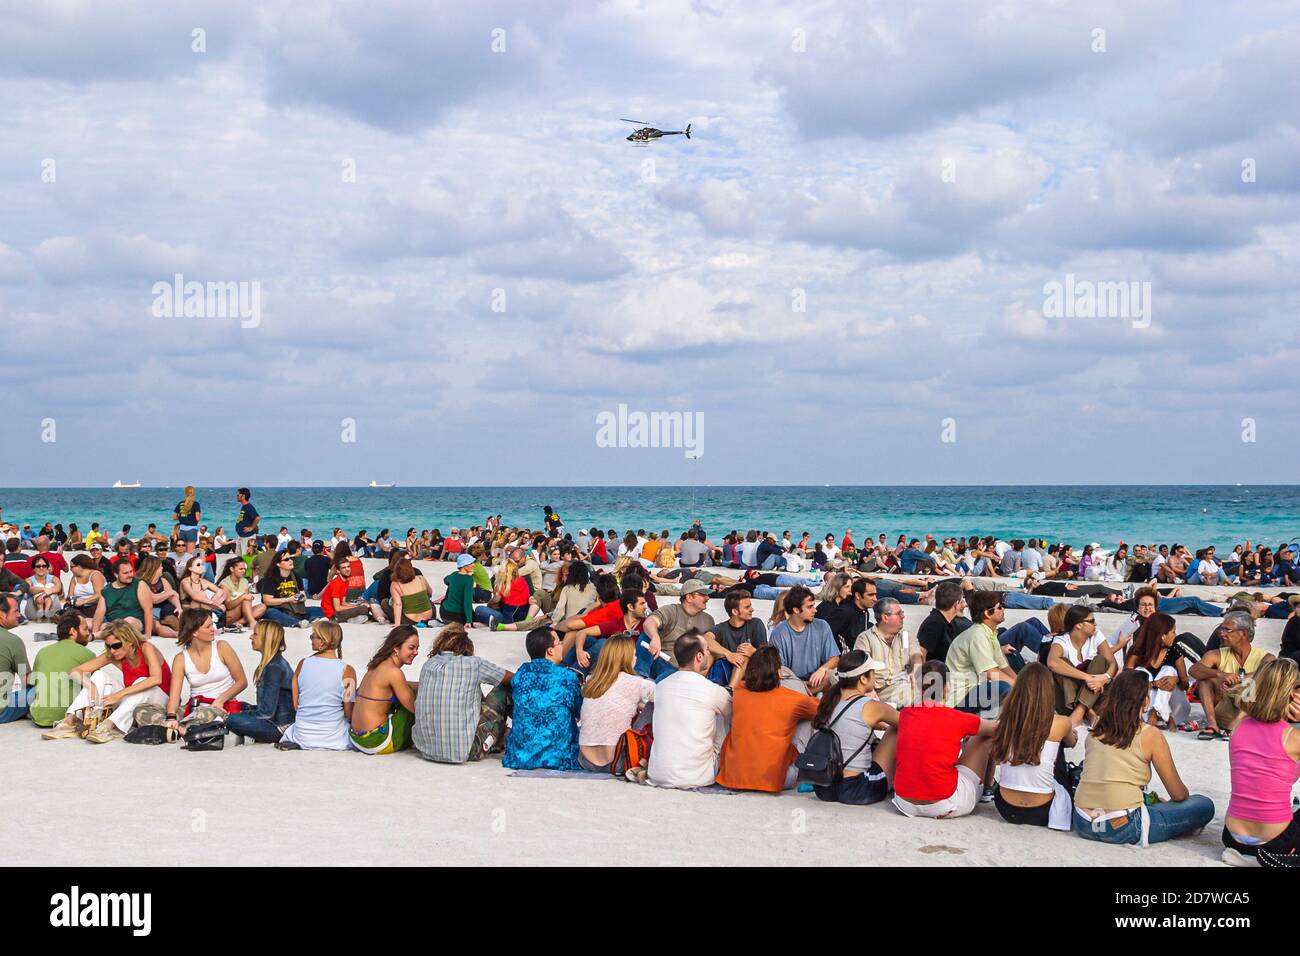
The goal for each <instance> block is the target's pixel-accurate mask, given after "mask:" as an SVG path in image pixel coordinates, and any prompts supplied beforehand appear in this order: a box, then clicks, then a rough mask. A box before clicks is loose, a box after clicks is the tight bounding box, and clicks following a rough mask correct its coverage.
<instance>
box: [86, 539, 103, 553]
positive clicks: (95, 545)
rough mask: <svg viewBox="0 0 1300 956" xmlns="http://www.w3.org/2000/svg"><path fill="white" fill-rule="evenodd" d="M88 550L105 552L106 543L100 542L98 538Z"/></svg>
mask: <svg viewBox="0 0 1300 956" xmlns="http://www.w3.org/2000/svg"><path fill="white" fill-rule="evenodd" d="M88 550H90V551H103V550H104V542H102V541H100V540H99V539H98V538H96V539H95V540H94V541H93V542H91V545H90V548H89V549H88Z"/></svg>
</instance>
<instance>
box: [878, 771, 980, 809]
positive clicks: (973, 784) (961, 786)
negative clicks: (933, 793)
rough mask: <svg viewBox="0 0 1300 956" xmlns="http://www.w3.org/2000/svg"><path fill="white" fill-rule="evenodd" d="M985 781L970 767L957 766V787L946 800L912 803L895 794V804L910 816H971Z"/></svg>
mask: <svg viewBox="0 0 1300 956" xmlns="http://www.w3.org/2000/svg"><path fill="white" fill-rule="evenodd" d="M982 785H983V781H982V780H981V779H980V776H979V774H977V773H976V772H975V771H974V770H972V769H971V768H970V767H963V766H961V765H958V767H957V789H956V790H954V791H953V792H952V796H950V797H949V798H948V799H946V800H939V801H937V802H935V803H911V802H910V801H907V800H904V799H903V798H902V797H900V796H898V794H894V806H896V807H897V808H898V812H899V813H902V814H904V815H905V816H909V817H929V818H931V819H934V820H944V819H947V818H948V817H965V816H969V815H970V814H971V813H972V812H973V811H974V810H975V805H976V804H977V803H979V799H980V790H981V788H982Z"/></svg>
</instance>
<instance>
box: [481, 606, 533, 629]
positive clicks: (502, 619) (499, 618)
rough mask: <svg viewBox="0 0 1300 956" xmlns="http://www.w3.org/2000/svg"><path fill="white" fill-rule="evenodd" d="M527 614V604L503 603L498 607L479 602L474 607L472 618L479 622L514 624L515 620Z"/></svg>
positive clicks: (520, 619) (521, 618)
mask: <svg viewBox="0 0 1300 956" xmlns="http://www.w3.org/2000/svg"><path fill="white" fill-rule="evenodd" d="M527 616H528V605H527V604H520V605H518V606H517V607H516V606H513V605H510V604H503V605H501V606H500V607H499V608H497V607H488V606H487V605H486V604H479V605H476V606H475V608H474V620H476V621H478V622H479V623H480V624H490V625H495V624H514V623H515V622H516V621H522V620H523V619H524V618H526V617H527Z"/></svg>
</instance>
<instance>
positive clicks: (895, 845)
mask: <svg viewBox="0 0 1300 956" xmlns="http://www.w3.org/2000/svg"><path fill="white" fill-rule="evenodd" d="M367 564H368V565H369V566H370V567H371V569H373V568H374V567H377V564H376V563H373V562H367ZM419 564H420V566H421V569H422V571H423V573H424V574H425V575H426V576H428V577H430V579H431V580H432V581H434V582H435V595H440V594H441V593H442V584H441V582H442V578H443V576H444V575H445V574H446V573H447V571H448V570H449V569H450V565H439V564H434V563H433V562H419ZM1206 590H1208V589H1206ZM1185 593H1193V590H1189V591H1187V592H1185ZM1202 593H1204V592H1202ZM675 600H676V599H675V598H665V597H663V596H660V598H659V601H660V603H661V604H666V603H671V602H673V601H675ZM709 610H710V613H712V614H713V616H714V618H715V619H721V618H722V617H723V616H724V614H723V610H722V602H721V601H720V600H715V601H712V602H711V604H710V608H709ZM770 610H771V602H768V601H756V602H755V613H756V616H762V617H763V618H764V619H766V617H767V616H768V614H769V613H770ZM927 613H929V608H928V607H924V606H909V607H906V617H907V628H908V630H909V631H911V632H913V633H915V631H916V628H917V626H918V625H919V624H920V622H921V621H922V620H923V619H924V617H925V615H926V614H927ZM1043 615H1045V612H1035V611H1008V612H1007V623H1008V624H1012V623H1015V622H1017V621H1020V620H1024V619H1025V618H1027V617H1031V616H1043ZM1112 620H1113V622H1114V624H1110V627H1113V626H1115V624H1118V623H1119V622H1120V621H1121V620H1123V616H1122V615H1118V614H1114V615H1110V614H1107V615H1104V616H1103V629H1105V630H1107V631H1108V630H1109V627H1107V626H1106V625H1107V624H1109V622H1110V621H1112ZM1178 622H1179V629H1180V630H1189V631H1192V632H1194V633H1196V634H1198V635H1200V636H1201V637H1203V638H1204V637H1208V635H1209V633H1210V631H1211V630H1213V628H1214V626H1215V624H1216V623H1217V619H1215V618H1201V617H1189V616H1184V617H1179V618H1178ZM1282 623H1283V622H1281V621H1272V620H1269V621H1260V622H1259V634H1258V637H1257V641H1258V642H1259V643H1260V644H1261V646H1263V647H1265V648H1267V649H1268V650H1270V651H1276V650H1277V647H1278V642H1279V638H1280V634H1281V629H1282ZM45 630H50V628H49V627H48V626H47V625H25V626H23V627H20V628H18V629H17V631H16V633H17V634H18V635H19V636H20V637H21V638H23V640H24V641H25V642H26V643H27V647H28V653H29V656H31V657H34V656H35V653H36V651H37V650H39V649H40V648H41V647H43V646H45V645H43V644H37V643H34V642H33V641H32V635H33V634H34V633H36V632H39V631H45ZM387 631H388V628H387V627H386V626H381V625H376V624H360V625H352V624H348V625H344V632H345V635H346V636H345V639H344V657H345V658H346V659H347V660H348V661H349V662H350V663H352V664H353V665H354V666H356V667H357V669H358V670H361V669H362V668H363V667H364V665H365V662H366V661H367V660H368V659H369V657H370V654H371V653H372V652H373V650H374V649H375V648H376V647H377V646H378V645H379V644H380V643H381V641H382V639H383V636H384V634H386V633H387ZM286 633H287V635H288V645H289V647H288V652H287V655H286V656H287V657H288V659H289V661H290V662H291V663H293V664H296V663H297V661H298V660H300V659H301V658H302V657H304V656H306V655H307V654H308V653H310V651H309V645H308V635H309V633H310V632H309V631H307V630H305V629H299V630H290V631H288V632H286ZM435 633H436V631H435V630H432V629H430V630H428V631H424V632H422V638H421V655H420V657H419V658H417V660H416V662H415V664H414V665H413V666H412V667H410V668H408V674H409V676H410V678H411V679H412V680H415V679H417V678H418V676H419V668H420V665H422V664H423V662H424V655H425V654H426V653H427V651H428V648H429V646H431V644H432V641H433V638H434V635H435ZM470 635H471V637H472V638H473V640H474V646H475V649H476V651H477V653H479V654H480V655H481V656H483V657H485V658H487V659H489V660H492V661H495V662H496V663H498V664H501V665H502V666H505V667H510V668H513V667H515V666H517V665H518V664H520V663H521V662H522V661H523V659H524V650H523V637H524V635H523V634H519V633H512V632H501V633H491V634H489V633H488V632H487V631H486V630H483V629H481V628H475V629H472V630H471V632H470ZM227 639H228V640H229V641H230V643H231V645H232V646H233V647H234V648H235V650H236V651H238V652H239V655H240V658H241V660H242V661H243V663H244V666H245V669H246V670H247V671H248V673H249V674H251V673H252V669H253V667H254V666H255V665H256V656H255V655H254V653H253V652H252V650H251V648H250V647H249V643H248V636H247V635H246V634H243V635H239V634H236V635H230V636H228V637H227ZM155 644H156V645H157V646H158V648H159V650H161V651H162V652H163V654H164V655H165V656H166V657H167V659H168V660H169V661H170V659H171V658H172V657H173V656H174V655H175V653H176V646H175V643H174V642H173V641H170V640H161V641H155ZM102 646H103V645H102V644H98V643H95V644H92V645H91V648H92V649H93V650H96V651H98V650H101V649H102ZM241 696H242V698H243V699H245V700H249V701H251V700H252V699H253V690H252V688H249V689H248V690H246V691H245V692H244V694H243V695H241ZM1193 713H1194V715H1196V716H1197V717H1198V718H1199V715H1200V708H1199V706H1198V707H1194V709H1193ZM1169 736H1170V743H1171V747H1172V749H1173V754H1174V759H1175V761H1176V763H1177V765H1178V769H1179V772H1180V774H1181V775H1182V777H1183V780H1184V782H1185V783H1186V784H1187V785H1188V786H1189V787H1190V789H1191V790H1192V791H1193V792H1195V793H1204V794H1206V795H1208V796H1209V797H1210V798H1211V799H1213V800H1214V803H1215V808H1216V814H1215V819H1214V821H1213V822H1212V823H1211V824H1210V826H1208V827H1207V828H1206V829H1205V830H1204V831H1202V832H1201V833H1200V834H1199V835H1196V836H1193V837H1186V838H1181V839H1178V840H1174V841H1172V842H1169V843H1163V844H1158V845H1156V846H1153V847H1150V848H1148V849H1146V850H1142V849H1139V848H1134V847H1112V846H1106V845H1102V844H1097V843H1092V842H1090V841H1085V840H1083V839H1080V838H1079V837H1076V836H1074V835H1073V834H1070V833H1059V832H1055V831H1049V830H1046V829H1038V828H1031V827H1014V826H1011V825H1010V824H1007V823H1005V822H1003V821H1002V819H1001V818H1000V817H999V816H998V815H997V811H996V810H994V808H993V806H992V805H991V804H989V805H981V806H980V807H978V808H977V809H976V811H975V813H974V815H972V816H970V817H966V818H963V819H958V820H945V821H927V820H913V819H908V818H905V817H903V816H902V815H900V814H899V813H898V812H897V811H896V810H895V809H894V808H893V807H892V806H891V805H890V804H889V803H888V802H886V803H881V804H877V805H875V806H871V807H849V806H841V805H838V804H826V803H822V802H820V801H818V800H817V799H816V798H815V797H814V796H813V795H812V794H811V793H808V794H800V793H795V792H787V793H785V794H781V795H768V794H748V793H745V794H726V793H721V794H716V793H693V792H678V791H671V790H657V789H654V788H652V787H638V786H635V785H633V784H630V783H625V782H622V781H619V780H615V779H613V778H605V777H597V776H595V775H593V777H592V779H589V780H588V779H583V780H578V779H542V778H529V777H514V776H511V775H510V772H509V771H507V770H504V769H503V768H502V767H501V765H500V761H499V760H496V759H490V760H485V761H483V762H481V763H475V764H465V765H461V766H447V765H443V764H435V763H432V762H430V761H427V760H425V759H423V758H422V757H420V756H419V755H418V753H417V752H416V751H414V750H410V751H406V752H403V753H400V754H395V755H391V756H385V757H366V756H363V755H361V754H358V753H355V752H328V753H327V752H281V751H277V750H276V749H274V748H273V747H271V746H269V745H266V744H251V743H250V744H247V745H245V746H242V747H232V746H230V745H229V741H228V742H227V747H226V749H225V750H224V751H222V752H220V753H188V752H185V751H182V750H180V749H179V748H178V747H175V746H159V747H140V746H132V745H130V744H126V743H123V742H121V741H117V742H114V743H111V744H107V745H94V744H88V743H85V742H83V741H80V740H63V741H43V740H41V739H40V730H39V729H38V728H36V727H35V726H34V725H33V724H32V723H31V722H30V721H19V722H15V723H11V724H4V725H0V773H2V774H3V775H4V778H5V780H7V781H8V785H7V786H6V793H5V811H6V812H5V813H4V815H3V817H2V818H0V845H3V846H4V847H5V848H6V850H5V854H4V855H5V859H6V861H7V862H8V863H11V864H17V865H54V864H57V865H95V866H112V865H116V864H137V865H145V866H149V865H168V866H179V865H190V866H193V865H200V866H236V865H265V864H290V865H293V864H307V865H341V866H342V865H360V866H384V865H392V864H398V865H404V866H409V865H421V864H442V863H447V864H460V865H472V864H480V863H482V864H533V863H539V864H546V863H549V864H574V865H581V864H584V863H599V864H605V865H608V864H610V863H614V864H620V863H629V864H637V865H645V864H651V865H678V864H692V865H708V864H733V865H734V864H756V865H792V864H809V865H820V864H826V863H837V864H875V865H881V864H884V865H896V866H935V865H943V866H954V865H955V866H971V865H978V866H1026V865H1040V866H1171V865H1175V866H1201V865H1207V866H1220V865H1222V864H1221V863H1220V862H1219V854H1220V851H1221V849H1222V844H1221V843H1220V840H1219V833H1220V830H1221V828H1222V822H1223V814H1224V811H1225V809H1226V807H1227V802H1228V792H1229V781H1228V745H1227V743H1226V742H1224V741H1198V740H1196V739H1195V737H1194V735H1190V734H1185V733H1171V734H1170V735H1169ZM1072 756H1076V759H1077V755H1072Z"/></svg>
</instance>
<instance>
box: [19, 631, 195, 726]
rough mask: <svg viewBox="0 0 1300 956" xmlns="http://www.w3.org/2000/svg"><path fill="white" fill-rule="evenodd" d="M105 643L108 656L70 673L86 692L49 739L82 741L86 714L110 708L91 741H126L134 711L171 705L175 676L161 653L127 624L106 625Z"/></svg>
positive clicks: (100, 657)
mask: <svg viewBox="0 0 1300 956" xmlns="http://www.w3.org/2000/svg"><path fill="white" fill-rule="evenodd" d="M103 641H104V653H102V654H100V655H99V656H97V657H95V658H93V659H91V660H89V661H86V663H84V664H82V665H80V666H78V667H75V668H73V670H72V671H71V672H70V673H69V675H68V676H69V677H70V678H72V682H73V683H74V684H80V685H81V692H80V693H79V694H77V696H76V698H75V699H74V700H73V701H72V705H71V706H70V707H69V708H68V712H67V714H66V715H65V716H64V718H63V720H62V721H60V722H59V723H58V724H56V725H55V726H54V727H53V728H52V729H50V730H47V731H46V732H45V733H43V734H41V736H42V737H43V738H44V739H45V740H63V739H65V738H68V737H76V736H78V735H79V734H80V732H81V713H82V711H84V710H85V709H86V708H88V707H92V706H94V705H95V704H99V705H101V706H103V707H107V708H111V710H112V713H111V714H110V715H109V717H108V719H107V720H104V721H102V722H101V723H100V724H99V726H98V727H96V728H95V729H94V730H93V731H91V732H90V735H89V736H88V737H87V738H86V739H87V740H89V741H90V742H91V743H96V744H106V743H109V742H110V741H113V740H117V739H118V738H120V737H124V736H126V734H127V733H128V732H129V731H130V730H131V728H132V727H134V726H135V712H136V709H137V708H138V707H139V706H140V705H141V704H156V705H157V706H159V707H162V706H165V705H166V703H167V693H166V688H168V687H170V686H171V671H170V670H169V669H168V667H167V662H166V661H165V660H164V659H163V656H162V654H161V653H160V652H159V651H158V649H157V648H156V647H154V646H153V644H151V643H149V642H148V641H146V640H145V639H144V638H143V637H141V636H140V632H139V631H138V630H136V629H135V626H134V625H133V624H131V623H130V622H128V621H113V622H112V623H110V624H108V625H106V626H105V627H104V631H103ZM109 665H113V666H112V667H110V666H109ZM119 671H120V675H119Z"/></svg>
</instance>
